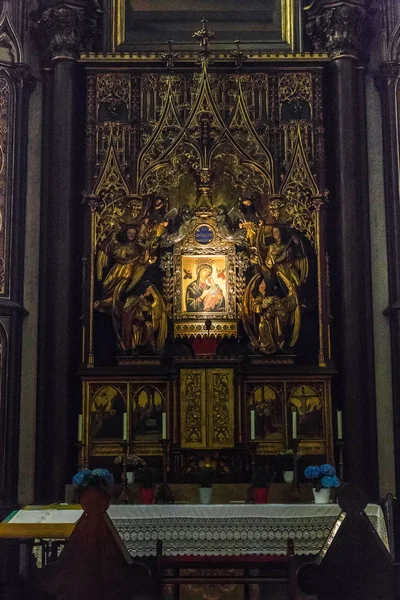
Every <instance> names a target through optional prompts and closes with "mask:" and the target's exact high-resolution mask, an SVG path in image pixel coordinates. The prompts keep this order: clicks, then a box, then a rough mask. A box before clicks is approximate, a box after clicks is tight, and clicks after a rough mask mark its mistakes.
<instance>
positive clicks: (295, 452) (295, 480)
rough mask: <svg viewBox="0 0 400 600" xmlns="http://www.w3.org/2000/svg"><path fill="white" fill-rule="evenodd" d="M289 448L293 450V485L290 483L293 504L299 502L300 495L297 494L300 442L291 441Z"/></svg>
mask: <svg viewBox="0 0 400 600" xmlns="http://www.w3.org/2000/svg"><path fill="white" fill-rule="evenodd" d="M290 444H291V447H292V450H293V483H292V500H293V502H299V501H300V494H299V446H300V441H299V440H298V439H297V438H295V439H292V440H291V442H290Z"/></svg>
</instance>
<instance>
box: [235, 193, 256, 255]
mask: <svg viewBox="0 0 400 600" xmlns="http://www.w3.org/2000/svg"><path fill="white" fill-rule="evenodd" d="M228 218H229V219H230V221H231V222H232V224H233V225H234V227H238V228H239V230H240V231H241V232H243V233H244V237H245V238H246V242H247V245H248V248H249V254H250V262H252V263H255V264H256V263H257V261H258V259H257V245H256V242H257V235H258V231H259V230H260V227H261V226H262V224H263V221H262V219H261V217H260V215H259V213H258V211H257V208H256V206H255V203H254V200H253V199H252V198H251V197H249V196H244V197H243V198H242V199H241V200H240V201H239V206H238V207H233V208H232V209H231V210H230V211H229V213H228ZM235 241H236V240H235Z"/></svg>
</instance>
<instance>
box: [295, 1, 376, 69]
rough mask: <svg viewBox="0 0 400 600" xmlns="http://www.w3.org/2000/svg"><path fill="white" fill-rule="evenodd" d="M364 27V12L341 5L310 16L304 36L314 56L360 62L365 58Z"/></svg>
mask: <svg viewBox="0 0 400 600" xmlns="http://www.w3.org/2000/svg"><path fill="white" fill-rule="evenodd" d="M367 27H368V21H367V13H366V10H365V8H363V7H362V6H358V5H354V4H347V3H342V4H339V5H336V6H326V7H325V8H323V9H322V10H321V12H320V13H319V14H317V15H310V16H309V19H308V23H307V25H306V32H307V34H308V36H309V37H310V39H311V42H312V44H313V48H314V50H315V51H317V52H327V53H328V54H329V55H330V57H331V58H338V57H340V56H352V57H354V58H361V57H362V56H363V55H364V54H365V43H366V40H367V38H368V36H367Z"/></svg>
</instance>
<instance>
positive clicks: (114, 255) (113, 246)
mask: <svg viewBox="0 0 400 600" xmlns="http://www.w3.org/2000/svg"><path fill="white" fill-rule="evenodd" d="M167 225H168V222H166V221H160V222H152V221H150V219H149V216H148V214H147V213H145V214H144V216H142V218H141V219H140V220H139V219H138V220H137V221H136V222H135V223H133V224H128V225H125V226H123V227H122V228H121V230H120V231H118V232H116V231H114V232H112V233H111V234H110V235H109V236H108V237H107V238H106V239H105V240H104V242H103V244H102V245H101V247H100V249H99V251H98V254H97V278H98V280H99V281H102V284H103V285H102V292H101V297H100V299H99V300H97V301H96V302H95V303H94V308H95V309H96V310H99V311H101V312H106V313H109V314H111V315H112V317H113V323H114V329H115V332H116V336H117V340H118V343H119V346H120V348H121V349H122V350H124V351H125V350H132V349H134V348H136V347H137V346H138V345H143V344H142V341H143V336H142V335H133V334H132V335H131V333H132V332H131V333H130V334H128V333H127V332H126V331H122V329H121V328H122V327H123V324H124V322H125V321H124V311H125V312H127V313H132V311H133V308H132V307H133V305H134V304H135V303H134V300H133V299H134V298H136V297H137V290H136V287H137V285H138V284H139V283H140V281H141V280H142V278H143V275H144V273H145V272H146V269H147V268H148V266H149V265H150V264H153V263H154V262H155V261H156V260H157V249H158V247H159V245H160V240H161V236H162V234H163V231H164V229H165V227H166V226H167ZM110 264H111V268H110V269H109V271H108V272H106V269H107V268H108V267H109V266H110ZM104 272H106V275H105V276H104ZM103 277H104V279H103ZM157 294H158V296H159V297H160V298H161V296H160V294H159V292H157V290H155V288H154V296H153V300H152V301H150V300H149V299H146V298H147V297H145V299H144V300H143V299H141V301H142V304H145V303H149V302H150V303H153V304H154V302H155V303H156V304H157V306H161V302H160V299H159V298H158V297H157V301H156V300H155V298H156V296H157ZM131 296H132V297H131ZM139 296H140V295H139ZM161 301H162V298H161ZM162 306H163V305H162ZM151 310H152V314H154V318H155V319H156V320H157V319H158V318H159V317H156V316H155V315H156V313H157V309H156V308H155V306H152V309H151ZM146 312H148V311H146V310H144V309H143V314H144V313H146ZM138 319H139V320H140V318H139V317H138ZM135 322H136V321H135ZM156 329H157V331H158V330H159V329H160V328H159V327H157V328H156ZM140 330H141V331H144V330H147V331H150V329H149V326H148V325H146V326H141V328H140ZM161 333H162V332H161ZM145 337H146V340H149V339H150V337H149V336H148V335H146V336H145ZM128 338H129V339H130V341H129V342H128ZM160 340H162V344H163V343H164V341H165V336H164V334H163V333H162V335H159V334H157V340H156V341H155V343H154V344H153V342H149V343H148V344H147V342H146V344H145V345H150V346H152V347H154V349H156V350H158V349H159V346H160V343H159V342H160Z"/></svg>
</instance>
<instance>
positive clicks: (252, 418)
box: [250, 409, 256, 442]
mask: <svg viewBox="0 0 400 600" xmlns="http://www.w3.org/2000/svg"><path fill="white" fill-rule="evenodd" d="M250 439H251V441H252V442H253V441H254V440H255V439H256V411H255V410H253V409H252V410H251V411H250Z"/></svg>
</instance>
